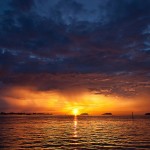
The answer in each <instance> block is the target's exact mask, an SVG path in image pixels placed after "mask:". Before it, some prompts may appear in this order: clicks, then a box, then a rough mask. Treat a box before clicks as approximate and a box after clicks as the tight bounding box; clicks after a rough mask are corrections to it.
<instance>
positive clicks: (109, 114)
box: [102, 113, 112, 116]
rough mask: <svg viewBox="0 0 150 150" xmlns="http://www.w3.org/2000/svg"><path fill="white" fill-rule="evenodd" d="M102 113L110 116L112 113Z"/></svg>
mask: <svg viewBox="0 0 150 150" xmlns="http://www.w3.org/2000/svg"><path fill="white" fill-rule="evenodd" d="M102 115H104V116H112V113H104V114H102Z"/></svg>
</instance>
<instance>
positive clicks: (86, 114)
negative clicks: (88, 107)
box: [80, 113, 89, 116]
mask: <svg viewBox="0 0 150 150" xmlns="http://www.w3.org/2000/svg"><path fill="white" fill-rule="evenodd" d="M88 115H89V114H88V113H82V114H80V116H88Z"/></svg>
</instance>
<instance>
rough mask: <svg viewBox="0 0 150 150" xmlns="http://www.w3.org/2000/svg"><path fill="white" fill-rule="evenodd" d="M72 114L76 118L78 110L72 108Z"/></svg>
mask: <svg viewBox="0 0 150 150" xmlns="http://www.w3.org/2000/svg"><path fill="white" fill-rule="evenodd" d="M73 114H74V115H75V116H77V115H78V114H79V110H78V109H77V108H74V109H73Z"/></svg>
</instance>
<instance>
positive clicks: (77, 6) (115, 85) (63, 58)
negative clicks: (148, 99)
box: [0, 0, 150, 107]
mask: <svg viewBox="0 0 150 150" xmlns="http://www.w3.org/2000/svg"><path fill="white" fill-rule="evenodd" d="M0 3H1V5H0V7H1V9H0V10H1V11H0V15H1V17H0V33H1V34H0V91H1V92H4V90H7V89H8V88H10V87H11V88H13V87H16V86H17V87H18V86H22V87H32V88H34V89H36V90H37V91H49V90H60V91H64V90H66V91H67V90H68V89H69V88H71V89H74V90H75V89H78V88H79V89H81V88H82V89H85V90H89V91H90V92H93V93H95V94H104V95H117V96H123V97H126V96H127V97H128V96H135V95H138V94H139V93H148V92H149V91H150V72H149V70H150V21H149V20H150V9H149V7H150V1H149V0H144V2H143V0H116V1H112V0H106V1H103V0H93V1H91V0H81V1H79V0H45V1H42V0H21V1H20V0H6V1H3V2H0ZM1 99H3V97H1ZM1 103H2V104H1V105H3V106H4V107H5V105H6V106H7V104H6V101H4V100H1Z"/></svg>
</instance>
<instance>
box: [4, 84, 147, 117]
mask: <svg viewBox="0 0 150 150" xmlns="http://www.w3.org/2000/svg"><path fill="white" fill-rule="evenodd" d="M3 99H5V101H6V102H7V104H9V105H10V106H11V108H12V109H9V110H8V111H17V112H49V113H52V114H56V115H57V114H58V115H64V114H65V115H74V116H77V115H79V114H81V113H88V114H90V115H101V114H103V113H105V112H112V113H113V114H128V113H130V112H132V111H134V112H136V111H137V110H138V108H139V106H141V105H143V110H144V107H145V105H147V106H148V104H149V102H148V101H147V103H146V104H145V103H144V104H143V101H142V99H140V98H138V99H134V100H133V99H129V98H128V99H125V98H122V97H115V96H113V95H110V96H105V95H102V94H101V95H100V94H94V93H92V92H89V91H82V92H80V91H76V93H75V92H74V91H73V90H72V91H65V92H62V91H58V90H53V91H52V90H51V91H46V92H45V91H36V90H34V89H32V88H21V87H15V88H12V89H9V95H7V93H3ZM139 99H140V100H139ZM147 99H148V98H147ZM148 109H149V108H147V110H148Z"/></svg>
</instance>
